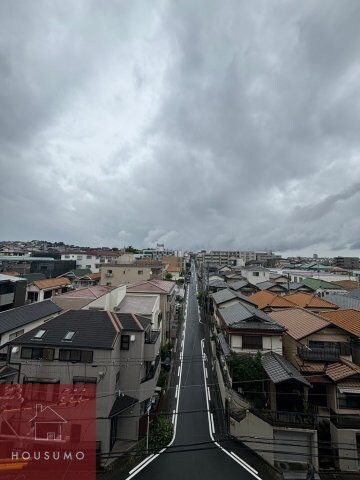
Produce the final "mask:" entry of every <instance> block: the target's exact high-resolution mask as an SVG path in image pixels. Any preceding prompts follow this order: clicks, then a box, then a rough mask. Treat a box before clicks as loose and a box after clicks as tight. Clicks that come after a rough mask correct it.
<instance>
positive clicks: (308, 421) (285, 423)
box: [251, 409, 317, 428]
mask: <svg viewBox="0 0 360 480" xmlns="http://www.w3.org/2000/svg"><path fill="white" fill-rule="evenodd" d="M251 412H252V413H253V414H254V415H256V416H258V417H260V418H262V419H263V420H265V421H266V422H268V423H270V424H271V425H275V426H278V427H294V428H299V427H300V428H316V426H317V417H316V415H314V414H313V413H302V412H281V411H277V410H257V409H251Z"/></svg>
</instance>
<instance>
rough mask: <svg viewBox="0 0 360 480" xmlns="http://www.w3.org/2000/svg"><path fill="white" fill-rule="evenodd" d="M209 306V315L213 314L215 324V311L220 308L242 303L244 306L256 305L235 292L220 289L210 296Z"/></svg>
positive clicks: (228, 289)
mask: <svg viewBox="0 0 360 480" xmlns="http://www.w3.org/2000/svg"><path fill="white" fill-rule="evenodd" d="M210 299H211V302H212V303H211V304H210V313H213V315H214V320H215V322H217V311H218V310H219V309H221V308H227V307H231V306H232V305H236V304H238V303H244V304H245V305H250V306H252V307H256V306H257V305H256V303H255V302H253V301H252V300H250V299H249V297H246V296H245V295H243V294H241V293H239V292H235V291H234V290H230V288H227V289H221V290H219V291H218V292H216V293H213V294H212V295H210Z"/></svg>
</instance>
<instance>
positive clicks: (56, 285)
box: [27, 277, 71, 302]
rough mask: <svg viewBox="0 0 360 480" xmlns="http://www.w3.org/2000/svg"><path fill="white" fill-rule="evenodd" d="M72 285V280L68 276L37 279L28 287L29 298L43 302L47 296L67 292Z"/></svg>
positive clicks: (31, 300)
mask: <svg viewBox="0 0 360 480" xmlns="http://www.w3.org/2000/svg"><path fill="white" fill-rule="evenodd" d="M70 286H71V282H70V280H69V279H68V278H66V277H63V278H62V277H59V278H48V279H46V280H35V281H33V282H32V283H31V284H30V285H28V287H27V300H28V301H29V302H42V301H43V300H46V299H47V298H51V297H54V296H56V295H60V294H61V293H64V292H66V291H67V290H68V288H69V287H70Z"/></svg>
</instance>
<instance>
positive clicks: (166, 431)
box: [149, 416, 174, 450]
mask: <svg viewBox="0 0 360 480" xmlns="http://www.w3.org/2000/svg"><path fill="white" fill-rule="evenodd" d="M173 432H174V427H173V424H172V422H171V420H170V419H169V418H167V417H165V416H159V417H157V418H156V420H155V421H154V423H153V426H152V428H151V431H150V438H149V448H150V450H157V449H159V448H163V447H166V445H168V443H170V441H171V439H172V436H173Z"/></svg>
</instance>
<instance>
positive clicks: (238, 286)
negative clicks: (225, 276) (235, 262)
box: [227, 280, 256, 290]
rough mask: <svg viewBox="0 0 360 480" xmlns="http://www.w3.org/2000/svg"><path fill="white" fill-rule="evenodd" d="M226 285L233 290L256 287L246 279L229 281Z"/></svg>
mask: <svg viewBox="0 0 360 480" xmlns="http://www.w3.org/2000/svg"><path fill="white" fill-rule="evenodd" d="M227 285H228V287H230V288H232V289H233V290H240V289H241V288H244V287H253V288H256V287H255V285H253V284H252V283H250V282H248V281H246V280H238V281H236V282H231V283H228V284H227Z"/></svg>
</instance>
